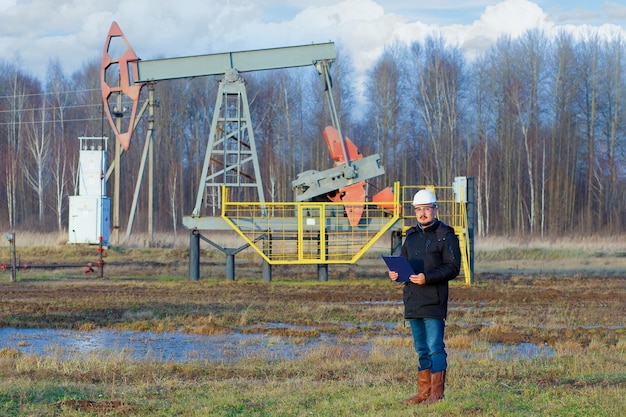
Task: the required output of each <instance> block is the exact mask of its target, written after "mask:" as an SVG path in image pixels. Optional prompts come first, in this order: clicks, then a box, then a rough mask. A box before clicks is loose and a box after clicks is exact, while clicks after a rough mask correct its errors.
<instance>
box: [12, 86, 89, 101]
mask: <svg viewBox="0 0 626 417" xmlns="http://www.w3.org/2000/svg"><path fill="white" fill-rule="evenodd" d="M93 91H101V90H100V89H99V88H89V89H86V90H67V91H51V92H42V93H29V94H13V95H6V96H0V99H4V98H7V99H14V98H16V97H39V96H49V95H58V94H67V93H88V92H93Z"/></svg>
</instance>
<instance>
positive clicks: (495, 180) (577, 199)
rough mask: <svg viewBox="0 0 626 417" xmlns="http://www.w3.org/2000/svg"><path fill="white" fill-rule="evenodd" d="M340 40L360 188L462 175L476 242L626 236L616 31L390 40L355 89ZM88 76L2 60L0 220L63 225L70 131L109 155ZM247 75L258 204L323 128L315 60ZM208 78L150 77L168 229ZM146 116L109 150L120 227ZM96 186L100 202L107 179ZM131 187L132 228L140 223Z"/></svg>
mask: <svg viewBox="0 0 626 417" xmlns="http://www.w3.org/2000/svg"><path fill="white" fill-rule="evenodd" d="M337 47H338V59H337V61H336V62H335V63H334V64H333V66H332V71H333V93H334V94H335V103H336V105H337V110H338V114H339V119H340V122H341V128H342V131H343V133H344V135H345V136H348V137H349V138H350V139H351V140H352V141H353V142H354V143H355V144H356V145H357V146H358V147H359V150H360V151H361V153H362V154H363V155H371V154H373V153H379V154H380V155H381V156H382V164H383V166H384V167H385V170H386V173H385V175H384V176H383V177H379V178H376V179H373V180H371V182H370V184H369V187H370V191H371V192H370V193H371V194H373V193H375V192H376V191H377V190H378V189H382V188H384V187H386V186H388V185H391V184H392V183H393V182H394V181H400V182H401V184H403V185H418V184H434V185H451V184H452V181H453V179H454V177H456V176H469V177H474V179H475V187H476V188H475V194H476V212H477V223H476V233H477V235H479V236H489V235H500V236H523V235H532V236H546V237H561V236H566V235H581V234H592V235H595V234H598V235H599V234H607V233H608V234H620V233H623V232H624V228H625V223H626V191H625V189H626V187H625V184H624V179H625V176H626V169H625V168H626V165H625V163H624V162H625V159H624V158H625V156H626V146H625V145H626V143H625V139H626V114H625V104H626V103H625V99H626V94H625V92H626V88H625V87H626V86H625V80H624V75H625V69H626V67H625V62H624V54H625V44H624V39H623V38H622V36H621V35H620V34H619V33H614V34H612V35H609V36H604V35H603V36H600V34H599V33H598V32H597V31H593V30H589V31H588V32H587V33H585V34H584V36H580V37H574V36H573V35H570V34H568V33H566V32H562V33H560V34H558V35H557V36H555V37H550V36H547V35H546V34H545V33H543V32H541V31H538V30H531V31H528V32H526V33H524V34H523V35H522V36H520V37H518V38H511V37H508V36H503V37H501V38H500V39H499V40H498V42H497V43H496V44H494V45H493V46H492V47H491V48H490V49H489V50H487V51H486V52H484V53H483V54H481V55H479V56H477V57H474V58H471V59H470V58H467V57H466V56H464V54H463V52H462V50H461V49H460V48H458V47H454V46H450V45H449V44H447V43H446V42H445V40H444V39H443V38H442V37H437V36H434V37H430V38H428V39H426V40H425V41H423V42H415V43H412V44H409V45H407V44H394V45H391V46H389V47H387V48H386V50H385V51H384V53H383V54H382V56H381V57H380V58H379V59H378V61H377V62H376V63H375V65H374V66H373V67H372V68H371V69H370V70H369V71H368V73H367V74H366V77H365V80H364V81H363V80H358V81H359V84H357V83H356V81H357V80H355V76H354V73H355V71H354V66H355V65H358V63H354V62H351V61H350V59H349V58H348V54H347V53H345V51H343V50H342V49H341V45H337ZM99 71H100V63H99V62H98V61H97V60H93V61H89V62H86V63H85V64H84V65H83V67H82V68H81V69H80V70H78V71H76V72H75V73H73V74H71V75H67V74H65V73H64V72H63V69H62V67H61V65H60V63H59V61H58V60H52V61H51V62H50V63H49V66H48V70H47V74H46V77H45V81H40V80H38V79H37V78H35V77H33V76H32V75H30V74H29V73H28V72H27V71H25V70H24V69H23V68H21V67H20V65H19V60H13V61H11V62H8V61H0V161H2V162H0V164H1V165H0V166H1V167H2V168H1V170H2V174H3V175H1V176H0V178H1V180H0V202H1V204H0V228H1V229H5V230H8V229H16V228H21V229H35V230H41V231H53V230H59V231H63V230H64V229H66V228H67V221H68V196H70V195H75V194H77V190H78V172H77V168H78V156H79V150H78V145H79V141H78V137H80V136H108V137H110V139H109V152H108V158H109V159H110V160H112V158H113V156H114V155H113V154H114V152H113V151H112V150H113V149H114V147H113V141H114V137H113V134H112V132H111V129H110V127H109V126H108V124H107V122H106V120H105V117H104V112H103V105H102V99H101V93H100V74H99ZM244 78H245V80H246V83H247V94H248V97H249V99H250V110H251V117H252V121H253V124H254V132H255V139H256V145H257V151H258V153H259V160H260V165H261V167H260V168H261V174H262V177H263V184H264V189H265V194H266V200H271V201H293V199H294V194H293V190H292V189H291V181H292V180H294V179H295V178H296V176H297V174H298V173H300V172H303V171H306V170H309V169H317V170H325V169H328V168H330V167H331V166H332V161H331V160H330V158H329V154H328V150H327V148H326V143H325V141H324V138H323V135H322V131H323V129H324V127H325V126H327V125H330V124H331V118H330V114H329V109H328V107H327V102H326V100H325V97H324V83H323V82H322V81H321V80H320V79H319V75H318V74H317V72H316V71H315V69H314V68H313V67H311V68H297V69H285V70H273V71H262V72H256V73H246V74H245V75H244ZM219 79H220V77H202V78H195V79H179V80H172V81H163V82H159V83H156V84H155V85H154V95H155V97H156V98H157V102H158V107H157V108H156V110H155V115H154V126H155V130H154V132H153V138H154V155H155V166H156V167H157V168H156V170H155V183H156V184H157V186H156V187H155V190H154V219H155V224H154V227H155V230H156V231H168V232H169V231H172V230H173V231H176V230H177V229H179V228H180V225H181V219H182V216H184V215H189V214H190V213H191V210H192V209H193V206H194V204H195V197H196V192H197V189H198V181H199V179H200V176H201V170H202V163H203V160H204V154H205V149H206V146H207V142H208V134H209V130H210V125H211V119H212V116H213V112H214V106H215V97H216V93H217V88H218V82H219ZM144 90H145V89H144ZM145 95H146V92H145V91H142V98H141V100H143V99H145V97H144V96H145ZM145 125H146V123H139V124H138V125H137V128H136V130H135V133H134V134H133V139H132V142H131V149H130V150H129V151H128V152H126V153H125V154H124V155H123V158H122V166H121V170H120V172H121V175H122V184H123V186H122V191H121V196H120V206H121V208H122V216H121V217H122V223H124V221H125V220H124V219H125V218H126V216H125V215H124V211H125V210H126V211H127V210H129V207H130V204H131V201H132V198H133V192H134V184H135V181H136V178H137V176H138V175H139V173H138V167H139V165H140V158H141V149H142V146H143V141H144V140H145V137H146V126H145ZM111 163H112V162H111V161H109V164H111ZM109 182H110V183H111V182H112V181H109ZM107 189H108V195H109V196H111V195H112V185H111V184H108V185H107ZM144 194H145V193H142V195H141V197H140V199H139V210H138V213H137V217H136V219H137V220H136V223H135V228H134V230H141V228H142V225H143V224H145V222H146V220H145V218H146V216H147V213H145V212H146V210H145V207H146V206H147V202H146V201H147V197H146V196H145V195H144ZM142 207H143V210H142ZM120 226H121V227H125V225H124V224H121V225H120Z"/></svg>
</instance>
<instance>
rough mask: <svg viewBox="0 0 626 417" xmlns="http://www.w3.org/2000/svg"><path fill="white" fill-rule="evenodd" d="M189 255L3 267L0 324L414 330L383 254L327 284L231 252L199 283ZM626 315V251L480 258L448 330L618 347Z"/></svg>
mask: <svg viewBox="0 0 626 417" xmlns="http://www.w3.org/2000/svg"><path fill="white" fill-rule="evenodd" d="M181 254H184V252H179V253H177V255H175V256H179V258H178V259H167V258H168V256H165V257H164V258H161V259H159V260H157V261H154V256H151V257H150V258H151V259H145V260H141V259H139V258H137V256H138V255H134V256H133V257H132V258H126V259H122V257H116V256H115V254H112V256H110V257H109V258H107V264H106V265H105V274H104V277H101V278H99V277H97V274H96V273H95V272H94V273H89V274H85V273H84V271H83V269H84V268H83V267H80V268H76V269H71V268H58V269H54V268H47V269H41V268H40V269H37V268H31V269H28V270H21V271H20V272H19V273H18V274H17V277H18V280H17V282H16V283H12V282H10V274H9V272H8V271H5V272H4V273H0V299H1V300H2V303H0V326H2V327H24V328H32V327H37V328H69V329H82V330H90V329H96V328H101V327H106V328H118V329H132V330H152V331H171V330H180V329H182V330H183V331H187V332H192V333H199V334H215V333H220V332H228V331H233V330H235V329H236V330H237V331H239V332H244V333H251V332H252V333H253V332H259V333H268V332H269V333H275V334H278V335H283V336H294V337H298V336H303V337H308V336H315V334H316V332H318V331H319V329H323V330H324V331H325V332H336V333H337V334H342V335H346V336H348V335H350V333H351V332H353V333H354V335H355V336H356V335H357V333H358V334H363V332H365V333H367V334H368V335H388V334H390V333H401V334H406V332H407V331H408V330H407V328H406V326H404V325H403V320H402V305H401V287H400V286H398V285H397V284H393V283H391V282H390V281H389V280H388V279H387V278H386V275H385V269H384V266H383V265H381V261H380V259H379V258H375V257H372V258H369V259H364V260H361V261H359V262H358V263H357V264H356V265H348V266H345V265H343V266H332V265H331V266H330V267H329V280H328V281H327V282H319V281H317V275H316V269H315V266H275V267H273V269H272V282H270V283H268V282H264V281H263V279H262V275H261V263H260V261H258V260H255V259H254V258H245V257H244V258H243V259H242V260H240V261H238V262H237V263H236V279H235V281H228V280H226V279H225V262H224V260H222V259H219V258H216V259H204V260H203V262H202V265H201V279H200V280H199V281H197V282H195V281H190V280H189V279H188V278H187V276H188V274H187V272H188V270H187V260H186V259H185V258H184V255H181ZM52 261H53V260H52V259H50V258H49V262H48V264H50V263H51V262H52ZM31 265H34V263H31ZM624 317H626V257H622V256H619V255H616V256H602V257H598V256H595V255H592V256H589V257H587V258H582V257H576V258H572V259H562V260H558V261H541V260H539V261H523V260H522V261H516V260H512V261H511V260H510V261H506V262H503V261H497V262H489V261H482V262H481V261H480V260H477V263H476V273H475V283H474V285H471V286H468V285H466V284H465V283H464V281H463V280H462V279H457V280H455V281H453V282H452V283H451V292H450V303H449V317H448V333H447V334H448V339H449V341H450V342H451V343H452V344H455V343H456V344H459V345H462V344H464V343H472V342H473V341H477V340H479V341H485V342H494V343H505V344H516V343H520V342H529V343H536V344H544V345H552V346H554V345H556V344H559V343H561V344H562V343H569V342H571V343H572V344H574V345H577V346H585V345H588V344H590V343H594V342H595V343H603V344H611V345H615V344H617V343H618V342H619V340H620V339H622V340H623V339H624V338H626V330H625V327H624V326H625V322H624ZM268 323H286V324H290V325H309V326H314V327H311V328H308V329H302V328H300V329H298V328H296V327H285V328H281V327H272V326H268ZM385 323H387V324H389V323H398V326H397V328H394V327H391V328H390V326H389V325H384V324H385ZM355 329H356V330H355Z"/></svg>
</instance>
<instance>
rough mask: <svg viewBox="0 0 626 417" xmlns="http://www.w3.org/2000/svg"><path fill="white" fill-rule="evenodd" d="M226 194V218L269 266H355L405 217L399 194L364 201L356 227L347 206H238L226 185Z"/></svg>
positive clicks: (223, 213) (223, 212)
mask: <svg viewBox="0 0 626 417" xmlns="http://www.w3.org/2000/svg"><path fill="white" fill-rule="evenodd" d="M394 189H396V190H397V189H400V188H399V184H396V186H395V188H394ZM222 195H223V201H222V219H224V220H225V221H226V222H227V223H228V224H230V226H231V227H232V228H233V229H234V230H235V231H236V232H237V233H238V234H239V235H240V236H241V237H242V238H243V239H244V240H245V241H246V242H247V243H248V244H249V245H250V246H251V247H252V248H254V250H256V251H257V252H258V253H259V255H261V257H263V259H265V261H267V262H268V263H269V264H345V263H354V262H356V261H357V260H358V259H359V258H360V257H361V256H362V255H363V254H364V253H365V252H366V251H367V250H368V249H369V248H370V247H371V246H372V245H373V244H374V243H375V242H376V241H377V240H378V239H379V238H380V237H381V236H383V235H384V234H385V232H387V231H388V230H389V229H390V228H391V227H392V226H393V225H394V224H396V223H397V222H398V220H399V219H400V196H399V195H394V201H390V202H382V203H378V204H374V203H369V202H366V203H364V207H363V215H362V217H361V220H360V221H359V223H358V224H356V225H351V224H350V222H349V219H348V217H346V216H345V215H344V213H345V209H344V204H343V203H332V202H279V203H267V202H265V203H260V202H254V203H248V202H233V201H229V196H228V189H227V188H226V187H222ZM381 206H383V207H386V209H384V208H382V207H381ZM389 208H392V209H391V210H390V209H389Z"/></svg>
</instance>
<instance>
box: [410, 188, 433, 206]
mask: <svg viewBox="0 0 626 417" xmlns="http://www.w3.org/2000/svg"><path fill="white" fill-rule="evenodd" d="M436 204H437V199H436V198H435V195H434V194H433V193H432V192H430V191H428V190H419V191H418V192H416V193H415V197H413V205H414V206H422V205H431V206H434V205H436Z"/></svg>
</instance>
